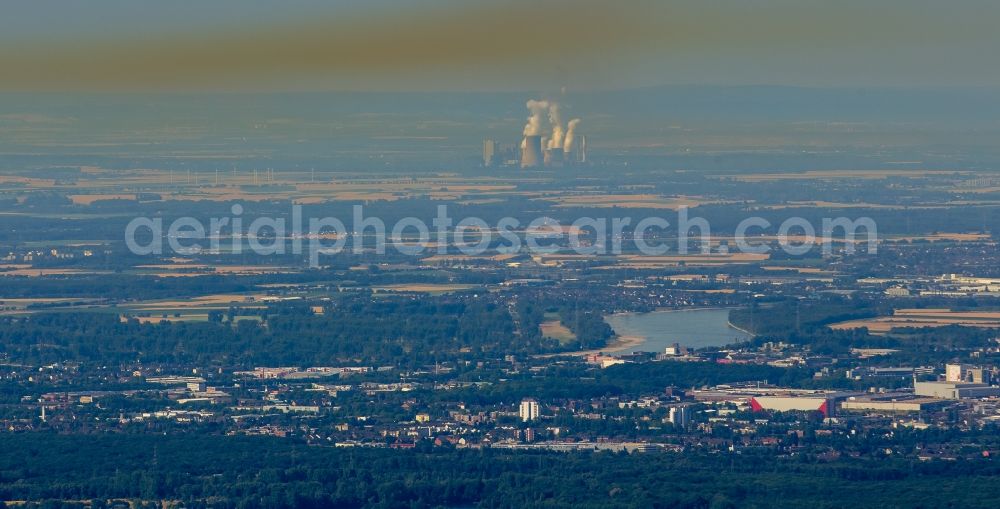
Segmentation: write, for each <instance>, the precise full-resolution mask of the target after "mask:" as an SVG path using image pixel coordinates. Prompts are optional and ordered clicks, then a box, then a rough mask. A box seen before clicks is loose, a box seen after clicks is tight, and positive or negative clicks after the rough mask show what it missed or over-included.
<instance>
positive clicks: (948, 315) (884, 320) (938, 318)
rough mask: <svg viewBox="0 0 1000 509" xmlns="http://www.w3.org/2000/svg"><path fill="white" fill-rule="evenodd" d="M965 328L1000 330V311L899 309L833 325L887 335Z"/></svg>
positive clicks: (834, 327) (833, 325) (833, 327)
mask: <svg viewBox="0 0 1000 509" xmlns="http://www.w3.org/2000/svg"><path fill="white" fill-rule="evenodd" d="M948 325H961V326H963V327H984V328H1000V311H951V310H949V309H897V310H895V311H894V312H893V314H892V316H880V317H875V318H866V319H863V320H850V321H846V322H840V323H835V324H831V325H830V328H831V329H839V330H843V329H858V328H861V327H867V328H868V331H869V332H871V333H872V334H885V333H887V332H889V331H891V330H892V329H893V328H897V327H945V326H948Z"/></svg>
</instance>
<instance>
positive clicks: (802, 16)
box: [0, 0, 980, 91]
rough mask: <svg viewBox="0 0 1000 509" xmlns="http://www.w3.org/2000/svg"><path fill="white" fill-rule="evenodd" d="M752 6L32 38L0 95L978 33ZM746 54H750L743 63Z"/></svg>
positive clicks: (497, 12)
mask: <svg viewBox="0 0 1000 509" xmlns="http://www.w3.org/2000/svg"><path fill="white" fill-rule="evenodd" d="M753 4H754V2H752V1H751V2H734V1H721V2H654V1H640V0H624V1H616V2H608V1H597V0H575V1H569V0H557V1H540V2H539V1H536V2H529V1H525V0H511V1H503V2H489V3H487V2H467V3H466V5H462V6H461V7H455V8H451V9H444V8H442V7H441V6H433V7H426V8H423V7H422V6H421V5H420V4H419V3H416V4H415V5H407V6H400V7H399V8H398V9H394V10H387V11H385V12H380V13H378V14H377V15H376V14H374V13H370V14H364V15H361V14H356V13H355V14H352V15H349V16H347V15H341V16H338V15H336V13H335V12H328V13H326V14H324V15H322V16H317V17H315V18H313V19H308V20H301V21H298V22H284V23H283V24H280V25H277V24H271V25H269V24H259V25H256V26H239V27H236V26H232V25H226V26H220V27H218V29H217V30H212V31H207V30H201V31H189V32H174V33H157V34H150V35H147V36H143V37H138V36H120V35H119V36H116V35H114V34H111V35H109V36H107V37H106V38H103V39H99V40H97V39H90V40H73V41H66V40H63V41H59V40H58V39H55V40H53V39H47V40H46V39H44V38H38V39H39V40H43V41H45V42H38V41H34V40H33V41H29V42H28V43H26V44H24V45H18V44H6V45H5V47H3V48H0V70H2V74H3V77H2V79H0V89H3V90H29V91H31V90H39V89H42V90H45V89H48V90H70V91H74V90H132V89H135V90H163V89H166V90H171V89H181V90H184V89H206V88H207V89H223V90H241V89H244V90H260V89H275V88H277V89H284V88H306V89H309V88H315V89H338V88H340V89H343V88H345V87H347V88H367V86H369V85H370V86H373V87H374V88H389V89H398V88H400V85H401V84H400V83H399V82H398V80H400V79H403V78H405V77H406V76H409V75H412V76H424V77H426V76H427V75H437V74H438V73H441V76H442V78H441V79H442V80H444V81H445V83H447V82H448V81H449V80H450V81H454V82H462V83H464V82H465V81H467V80H468V79H469V78H468V76H472V75H474V76H477V77H480V78H482V77H490V76H503V75H505V74H507V73H515V74H517V73H520V75H524V74H529V73H535V72H539V71H541V72H546V71H548V72H550V73H551V72H553V70H556V71H557V72H559V73H563V72H569V73H576V74H584V75H586V74H587V73H588V72H589V73H595V72H600V73H603V74H604V76H603V78H601V79H603V80H604V83H602V84H607V85H614V84H615V77H614V74H615V73H619V72H622V71H626V70H629V69H631V70H636V69H637V68H641V67H642V66H643V65H644V63H643V62H646V64H648V65H656V62H657V59H656V56H657V55H664V54H666V55H676V54H686V55H689V58H691V59H697V58H700V57H701V56H702V55H703V54H705V53H712V52H719V51H723V52H726V53H727V55H729V56H730V57H732V56H736V57H738V56H739V55H740V54H741V52H743V51H746V50H748V49H749V48H756V49H757V50H761V49H764V50H767V49H769V48H770V49H773V50H776V51H789V50H791V51H795V50H796V48H798V49H810V50H811V51H817V52H820V53H822V52H824V51H828V50H829V49H830V48H838V51H847V52H848V53H851V52H872V51H876V52H877V51H880V50H884V49H886V48H888V47H891V46H893V45H899V44H908V43H910V42H915V41H922V42H924V43H928V42H935V41H937V42H942V41H951V40H953V39H956V38H967V37H976V35H974V34H977V33H979V32H980V30H979V28H980V27H978V26H973V25H968V24H967V25H965V30H964V31H962V32H959V31H955V30H952V29H950V28H949V26H951V25H949V24H948V23H938V22H935V20H933V19H925V18H924V17H921V16H920V15H919V13H914V12H901V11H899V10H891V11H890V10H887V9H883V10H879V9H878V8H877V7H865V4H857V3H855V2H848V4H850V5H846V6H845V5H842V7H841V8H839V9H828V8H824V7H823V6H822V4H821V3H820V4H817V3H814V2H802V4H809V6H797V5H796V3H794V2H790V3H788V4H786V5H785V7H783V8H782V9H780V10H778V9H773V8H771V9H760V8H754V7H753ZM875 4H877V2H875ZM838 5H840V4H839V3H838ZM859 5H860V7H859ZM851 6H853V7H851ZM952 25H953V24H952ZM747 58H752V57H751V56H750V55H749V54H748V57H747ZM595 69H596V71H595ZM466 75H468V76H466ZM609 75H610V76H609ZM472 79H475V78H472ZM592 81H593V80H592ZM387 82H388V85H387V84H386V83H387ZM289 84H292V85H289ZM487 86H488V85H487ZM403 88H405V87H403ZM444 88H448V87H447V86H445V87H444Z"/></svg>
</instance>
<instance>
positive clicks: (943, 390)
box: [913, 381, 1000, 399]
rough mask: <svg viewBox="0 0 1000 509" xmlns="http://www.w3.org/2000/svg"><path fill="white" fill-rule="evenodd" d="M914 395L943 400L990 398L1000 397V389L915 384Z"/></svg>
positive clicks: (976, 385)
mask: <svg viewBox="0 0 1000 509" xmlns="http://www.w3.org/2000/svg"><path fill="white" fill-rule="evenodd" d="M913 393H914V394H916V395H917V396H927V397H930V398H941V399H966V398H989V397H997V396H1000V387H994V386H991V385H986V384H981V383H971V382H947V381H945V382H914V384H913Z"/></svg>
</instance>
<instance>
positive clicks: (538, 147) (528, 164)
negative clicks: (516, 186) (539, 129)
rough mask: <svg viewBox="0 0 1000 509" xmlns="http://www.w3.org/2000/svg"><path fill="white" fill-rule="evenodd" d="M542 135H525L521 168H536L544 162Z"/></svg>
mask: <svg viewBox="0 0 1000 509" xmlns="http://www.w3.org/2000/svg"><path fill="white" fill-rule="evenodd" d="M542 158H543V156H542V137H541V136H537V135H536V136H525V137H524V149H523V150H522V151H521V168H535V167H537V166H539V165H541V164H542Z"/></svg>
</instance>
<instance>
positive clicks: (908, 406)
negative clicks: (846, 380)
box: [840, 393, 948, 413]
mask: <svg viewBox="0 0 1000 509" xmlns="http://www.w3.org/2000/svg"><path fill="white" fill-rule="evenodd" d="M947 404H948V400H945V399H938V398H928V397H923V396H915V395H913V394H909V393H898V394H896V393H890V394H876V395H871V396H857V397H852V398H848V399H847V400H845V401H843V402H842V403H841V404H840V409H841V410H844V411H874V412H891V413H903V412H924V411H928V410H934V409H937V408H941V407H943V406H945V405H947Z"/></svg>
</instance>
